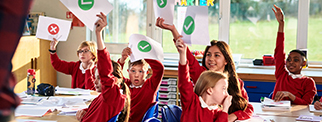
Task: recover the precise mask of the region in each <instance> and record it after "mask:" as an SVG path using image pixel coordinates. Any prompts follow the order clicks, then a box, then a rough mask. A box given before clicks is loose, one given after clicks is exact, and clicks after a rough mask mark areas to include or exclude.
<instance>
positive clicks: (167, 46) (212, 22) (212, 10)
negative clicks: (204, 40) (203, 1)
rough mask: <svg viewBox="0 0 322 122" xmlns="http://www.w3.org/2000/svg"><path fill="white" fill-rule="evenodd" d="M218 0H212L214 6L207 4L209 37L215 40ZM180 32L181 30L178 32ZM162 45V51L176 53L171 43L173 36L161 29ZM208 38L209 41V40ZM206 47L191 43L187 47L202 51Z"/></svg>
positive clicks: (175, 17) (175, 14)
mask: <svg viewBox="0 0 322 122" xmlns="http://www.w3.org/2000/svg"><path fill="white" fill-rule="evenodd" d="M218 1H219V0H215V1H214V6H209V7H208V24H209V26H208V27H209V39H210V40H217V39H218V13H219V2H218ZM177 7H180V6H175V10H174V20H173V23H174V25H175V26H176V27H178V25H177V16H178V13H177ZM179 33H181V32H179ZM162 40H163V41H162V46H163V52H167V53H177V52H178V51H177V49H176V47H175V46H174V43H173V36H172V34H171V32H170V31H168V30H162ZM210 40H209V41H210ZM205 48H206V46H205V45H192V46H191V47H189V49H190V50H191V51H194V50H200V51H204V50H205Z"/></svg>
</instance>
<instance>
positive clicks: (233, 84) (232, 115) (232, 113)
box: [156, 18, 254, 121]
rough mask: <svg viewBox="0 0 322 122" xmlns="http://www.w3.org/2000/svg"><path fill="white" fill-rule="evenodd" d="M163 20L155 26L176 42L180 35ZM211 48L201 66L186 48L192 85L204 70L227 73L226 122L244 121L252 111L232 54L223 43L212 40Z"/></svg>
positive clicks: (205, 54) (159, 19) (206, 52)
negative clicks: (168, 32) (164, 30)
mask: <svg viewBox="0 0 322 122" xmlns="http://www.w3.org/2000/svg"><path fill="white" fill-rule="evenodd" d="M163 22H164V19H162V18H158V19H157V22H156V26H158V27H160V28H162V29H166V30H170V31H171V32H172V35H173V37H174V40H177V39H178V38H179V37H180V35H179V33H178V31H177V29H176V28H175V26H174V25H167V24H164V23H163ZM210 44H211V46H207V47H206V49H205V53H204V55H203V58H202V66H200V65H199V62H198V61H197V59H196V58H195V57H194V56H193V55H192V54H191V53H190V50H189V48H187V51H186V52H187V53H186V57H187V60H188V65H189V74H190V77H191V79H192V81H193V83H194V84H196V82H197V79H198V78H199V76H200V74H201V73H202V72H204V71H206V70H211V71H218V72H222V73H224V72H228V74H229V77H228V84H229V85H228V93H229V94H230V95H231V96H232V104H231V106H230V108H229V110H228V114H229V115H228V121H235V120H245V119H249V118H250V117H252V115H253V112H254V109H253V106H252V105H251V104H249V102H248V95H247V92H246V90H245V89H244V82H243V81H242V80H241V79H239V78H238V75H237V73H236V69H235V64H234V62H233V58H232V52H231V49H230V48H229V45H228V44H226V43H225V42H223V41H216V40H213V41H211V42H210Z"/></svg>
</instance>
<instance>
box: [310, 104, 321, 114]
mask: <svg viewBox="0 0 322 122" xmlns="http://www.w3.org/2000/svg"><path fill="white" fill-rule="evenodd" d="M309 108H310V111H311V112H318V113H322V109H321V110H316V109H315V108H314V105H310V106H309Z"/></svg>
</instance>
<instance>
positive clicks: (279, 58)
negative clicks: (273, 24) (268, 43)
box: [272, 5, 316, 105]
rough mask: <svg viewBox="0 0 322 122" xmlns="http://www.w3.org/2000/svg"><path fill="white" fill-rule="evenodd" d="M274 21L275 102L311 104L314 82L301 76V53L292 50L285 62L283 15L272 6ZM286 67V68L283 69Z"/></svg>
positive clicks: (303, 57) (277, 8)
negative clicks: (275, 23)
mask: <svg viewBox="0 0 322 122" xmlns="http://www.w3.org/2000/svg"><path fill="white" fill-rule="evenodd" d="M274 7H275V9H276V10H274V8H272V10H273V11H274V13H275V17H276V20H277V21H278V23H279V27H278V33H277V39H276V48H275V54H274V57H275V63H276V65H275V77H276V84H275V88H274V92H273V98H274V100H275V101H280V100H291V103H292V104H298V105H308V104H311V103H312V101H313V98H314V95H315V94H316V87H315V82H314V80H313V79H312V78H310V77H306V76H304V75H302V74H301V70H302V68H303V67H304V66H305V65H306V58H305V55H304V53H303V52H301V51H299V50H292V51H291V52H290V53H289V54H288V57H287V59H286V62H285V52H284V14H283V11H282V9H281V8H279V7H277V6H276V5H274ZM285 67H286V68H285Z"/></svg>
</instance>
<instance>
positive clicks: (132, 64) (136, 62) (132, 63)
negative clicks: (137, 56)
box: [128, 59, 149, 71]
mask: <svg viewBox="0 0 322 122" xmlns="http://www.w3.org/2000/svg"><path fill="white" fill-rule="evenodd" d="M136 65H143V69H144V70H146V71H148V68H149V64H148V63H147V62H146V61H145V60H144V59H141V60H137V61H134V62H131V61H130V60H129V68H128V69H130V68H131V67H132V66H136Z"/></svg>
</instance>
